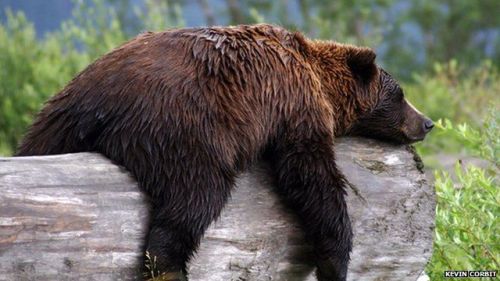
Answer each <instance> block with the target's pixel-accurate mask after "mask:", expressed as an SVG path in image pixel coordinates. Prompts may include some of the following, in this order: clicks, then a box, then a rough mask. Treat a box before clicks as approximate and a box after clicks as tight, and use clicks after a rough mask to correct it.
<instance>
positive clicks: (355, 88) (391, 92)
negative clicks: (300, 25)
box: [315, 42, 434, 144]
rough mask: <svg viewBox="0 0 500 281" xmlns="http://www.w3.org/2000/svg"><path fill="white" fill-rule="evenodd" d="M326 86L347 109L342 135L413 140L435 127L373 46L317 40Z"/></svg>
mask: <svg viewBox="0 0 500 281" xmlns="http://www.w3.org/2000/svg"><path fill="white" fill-rule="evenodd" d="M315 47H316V49H315V50H316V52H317V53H316V57H317V58H319V65H320V68H321V76H322V77H321V78H320V79H321V80H322V86H323V91H324V92H326V93H327V94H328V96H330V97H331V99H330V100H331V103H332V105H333V108H335V109H336V110H337V111H341V112H340V114H339V115H338V118H340V119H341V120H340V121H341V122H340V126H339V127H340V128H339V129H340V130H337V131H339V132H340V134H341V135H345V134H347V135H356V136H364V137H370V138H375V139H381V140H384V141H389V142H394V143H399V144H408V143H413V142H417V141H421V140H423V139H424V138H425V136H426V134H427V133H429V132H430V131H431V129H432V128H433V127H434V124H433V123H432V121H431V120H430V119H429V118H427V117H426V116H424V115H423V114H422V113H420V112H419V111H418V110H417V109H416V108H415V107H413V106H412V105H411V104H410V103H409V102H408V101H407V100H406V99H405V98H404V94H403V90H402V89H401V87H400V86H399V84H398V82H397V81H396V80H395V79H393V78H392V76H391V75H390V74H389V73H387V72H386V71H384V70H383V69H382V68H380V67H378V66H377V65H376V63H375V57H376V55H375V53H374V52H373V50H371V49H369V48H362V47H356V46H351V45H344V44H338V43H334V42H317V43H316V44H315Z"/></svg>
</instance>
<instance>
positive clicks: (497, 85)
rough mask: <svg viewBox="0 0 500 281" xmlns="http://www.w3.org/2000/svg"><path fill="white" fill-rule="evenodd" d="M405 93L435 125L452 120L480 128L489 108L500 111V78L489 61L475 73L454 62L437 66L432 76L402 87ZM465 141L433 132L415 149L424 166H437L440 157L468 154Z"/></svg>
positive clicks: (447, 133)
mask: <svg viewBox="0 0 500 281" xmlns="http://www.w3.org/2000/svg"><path fill="white" fill-rule="evenodd" d="M403 89H404V91H405V95H406V96H407V97H408V100H410V101H411V102H412V104H414V105H415V106H416V107H417V108H419V109H420V110H421V111H422V112H423V113H424V114H426V115H427V116H429V117H430V118H431V119H432V120H435V121H437V120H439V119H449V120H451V122H453V123H456V124H458V123H463V122H467V123H468V125H469V126H470V127H472V128H477V127H480V126H481V122H482V120H483V119H484V118H485V117H486V115H487V113H488V110H487V109H488V108H493V110H497V111H498V110H499V109H500V108H499V104H498V97H497V95H498V93H500V75H499V73H498V71H497V69H496V68H495V67H493V66H492V64H491V62H489V61H485V62H484V63H483V64H482V65H481V66H480V67H477V68H473V69H466V68H465V67H463V66H459V64H458V63H457V62H456V61H454V60H453V61H451V62H449V63H447V64H435V66H434V72H433V73H430V74H414V75H413V81H412V82H410V83H405V84H403ZM463 140H464V139H463V138H460V137H458V136H457V135H456V134H453V133H451V131H449V130H434V131H433V132H431V133H430V134H429V135H428V137H427V138H426V140H425V141H423V142H422V143H419V144H417V145H416V147H417V150H418V152H419V153H420V154H422V156H423V158H424V162H426V163H435V162H436V159H434V158H433V157H434V156H435V155H436V154H437V153H453V154H457V153H466V151H464V149H463V148H464V146H463V144H462V141H463Z"/></svg>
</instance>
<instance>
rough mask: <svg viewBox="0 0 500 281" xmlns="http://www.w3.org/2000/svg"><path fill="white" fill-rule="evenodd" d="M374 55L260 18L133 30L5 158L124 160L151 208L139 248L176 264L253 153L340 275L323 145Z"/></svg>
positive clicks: (370, 78)
mask: <svg viewBox="0 0 500 281" xmlns="http://www.w3.org/2000/svg"><path fill="white" fill-rule="evenodd" d="M374 60H375V54H374V53H373V51H371V50H370V49H367V48H359V47H355V46H350V45H343V44H339V43H335V42H330V41H325V42H322V41H311V40H309V39H307V38H305V37H304V36H303V35H301V34H300V33H292V32H289V31H287V30H285V29H282V28H280V27H276V26H271V25H253V26H252V25H242V26H237V27H214V28H191V29H177V30H175V29H174V30H168V31H165V32H160V33H145V34H142V35H140V36H138V37H137V38H135V39H132V40H131V41H129V42H127V43H126V44H124V45H122V46H121V47H119V48H117V49H115V50H114V51H112V52H110V53H109V54H107V55H105V56H103V57H101V58H100V59H98V60H97V61H96V62H94V63H93V64H91V65H90V66H89V67H87V68H86V69H85V70H84V71H82V72H81V73H80V74H79V75H78V76H76V77H75V78H74V79H73V80H72V81H71V82H70V83H69V84H68V85H67V86H66V87H65V88H64V89H63V90H62V91H61V92H60V93H59V94H57V95H56V96H54V97H53V98H52V99H51V100H49V101H48V103H47V105H46V106H45V107H44V109H43V110H42V111H41V112H40V114H39V115H38V117H37V119H36V121H35V122H34V124H33V126H32V127H31V128H30V130H29V131H28V133H27V135H26V137H25V138H24V140H23V142H22V144H21V146H20V147H19V150H18V154H17V155H43V154H57V153H71V152H80V151H97V152H100V153H102V154H104V155H105V156H107V157H108V158H110V159H112V160H113V161H115V162H116V163H118V164H121V165H123V166H125V167H126V168H127V169H128V170H129V171H130V172H131V173H132V174H133V175H134V176H135V177H136V178H137V180H138V182H139V184H140V186H141V187H142V188H143V189H144V190H145V191H146V192H147V193H148V194H149V195H150V197H151V199H152V202H153V210H152V222H151V231H150V235H149V237H148V241H147V249H148V250H149V252H150V254H151V255H155V256H157V257H158V267H159V268H160V269H161V270H162V271H178V270H180V271H182V272H185V270H186V262H187V261H188V260H189V258H190V257H191V256H192V254H193V252H194V251H195V250H196V247H197V245H198V243H199V241H200V238H201V236H202V234H203V232H204V231H205V229H206V228H207V227H208V225H209V224H210V223H211V222H212V221H213V220H214V219H215V218H217V217H218V215H219V214H220V211H221V210H222V208H223V206H224V204H225V202H226V200H227V199H228V197H229V195H230V191H231V188H232V186H233V183H234V179H235V177H236V176H237V175H238V174H239V173H240V172H241V171H243V170H244V169H245V168H246V167H248V166H249V165H250V164H251V163H252V162H254V161H255V160H256V159H258V158H259V157H263V158H265V159H267V161H269V162H270V164H271V166H272V167H273V170H274V171H275V178H276V184H277V186H278V192H279V193H280V194H281V196H282V197H283V198H284V200H285V201H286V202H287V204H288V205H289V206H290V207H291V208H292V209H293V210H295V212H296V213H297V214H298V216H299V217H300V218H301V219H302V222H303V224H304V230H305V232H306V234H307V237H308V238H309V239H310V240H311V241H312V243H313V245H314V246H315V249H316V254H317V259H318V261H317V262H318V266H319V270H318V278H319V279H320V280H345V276H346V273H347V263H348V260H349V252H350V250H351V236H352V233H351V227H350V223H349V218H348V216H347V208H346V205H345V201H344V193H345V191H344V187H345V180H344V177H343V176H342V174H341V173H340V172H339V171H338V169H337V167H336V165H335V161H334V160H335V157H334V152H333V150H332V147H333V140H334V138H335V136H339V135H343V134H345V133H346V132H348V131H349V130H350V129H351V127H353V125H354V124H355V123H356V120H357V119H358V118H359V117H360V116H366V115H367V114H369V112H371V111H372V110H373V109H374V108H375V107H376V105H377V104H379V103H380V100H381V98H382V94H380V91H379V89H380V81H381V79H379V75H380V71H379V70H378V68H377V67H376V65H375V63H374Z"/></svg>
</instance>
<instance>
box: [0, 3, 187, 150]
mask: <svg viewBox="0 0 500 281" xmlns="http://www.w3.org/2000/svg"><path fill="white" fill-rule="evenodd" d="M75 3H76V8H75V10H74V11H73V18H72V19H71V20H68V21H65V22H63V23H62V24H61V28H60V30H58V31H56V32H53V33H49V34H46V35H45V37H44V38H43V39H41V40H38V39H37V38H36V34H35V30H34V28H33V24H32V23H30V22H29V21H27V19H26V17H25V16H24V15H23V14H22V13H21V12H18V13H16V14H14V13H12V12H11V11H10V10H6V15H7V22H6V24H5V25H0V65H2V67H1V68H0V81H1V83H0V155H10V154H12V153H13V152H14V150H15V148H16V146H17V144H18V142H19V141H20V139H21V136H22V134H23V133H24V132H25V131H26V128H27V127H28V125H29V124H30V123H31V122H32V120H33V118H34V115H35V114H36V113H37V112H38V111H39V110H40V108H41V106H42V104H43V102H45V101H46V100H47V99H48V98H49V97H50V96H52V95H54V94H55V93H57V92H58V91H60V90H61V89H62V87H64V85H65V84H66V83H68V82H69V80H70V79H71V78H72V77H74V76H75V75H76V74H77V73H78V72H79V71H81V70H82V69H83V68H84V67H85V66H87V65H88V64H89V63H90V62H92V61H93V60H94V59H96V58H97V57H99V56H101V55H102V54H104V53H105V52H108V51H109V50H111V49H113V48H115V47H117V46H119V45H120V44H121V43H123V42H124V41H125V40H126V39H127V36H126V35H125V32H124V31H123V30H124V29H123V24H122V22H121V21H120V20H119V17H118V15H117V13H116V12H115V10H114V9H113V8H109V7H106V6H105V5H104V2H103V1H98V0H94V1H92V2H88V1H77V2H75ZM156 3H157V1H154V0H146V2H145V6H144V7H143V9H141V8H138V7H136V9H135V11H136V13H137V14H138V15H140V18H141V19H142V20H143V22H142V23H143V24H142V25H141V26H140V27H139V28H140V29H142V30H158V29H164V28H165V27H168V26H181V25H182V24H183V21H182V20H181V16H180V6H179V5H175V4H173V5H168V2H162V3H160V4H159V5H157V4H156ZM166 14H167V15H170V17H165V16H164V15H166Z"/></svg>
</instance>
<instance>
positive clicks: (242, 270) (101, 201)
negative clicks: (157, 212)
mask: <svg viewBox="0 0 500 281" xmlns="http://www.w3.org/2000/svg"><path fill="white" fill-rule="evenodd" d="M336 151H337V155H338V161H339V163H340V165H341V168H342V170H343V171H344V173H345V174H346V175H347V178H348V179H349V180H350V181H351V182H352V183H353V184H355V185H356V186H357V188H358V194H355V193H353V192H352V190H350V194H349V196H348V201H349V213H350V215H351V220H352V222H353V226H354V233H355V240H354V251H353V254H352V261H351V264H350V269H349V278H348V279H349V280H415V279H417V277H418V276H419V274H420V273H421V271H422V270H423V268H424V266H425V264H426V262H427V260H428V258H429V257H430V253H431V245H432V228H433V221H434V193H433V188H432V187H431V186H429V184H427V183H426V181H425V177H424V175H423V174H422V173H421V172H420V171H419V170H418V169H417V164H418V163H417V162H415V161H414V155H413V154H412V153H410V152H409V151H408V150H407V149H406V148H405V147H395V146H391V145H388V144H382V143H379V142H375V141H372V140H359V139H343V140H340V141H339V142H338V144H337V145H336ZM361 197H362V198H364V199H362V198H361ZM146 201H147V200H146V198H145V197H144V196H143V195H142V194H141V193H140V192H139V191H138V189H137V186H136V184H135V182H134V180H133V179H132V178H131V177H130V176H128V175H127V173H126V171H124V170H123V169H122V168H120V167H117V166H115V165H113V164H111V163H110V162H109V161H108V160H107V159H105V158H103V157H102V156H100V155H98V154H91V153H78V154H68V155H57V156H44V157H20V158H0V280H133V279H137V278H138V277H136V276H138V275H140V274H137V268H138V267H139V265H138V258H137V257H138V256H139V255H140V254H141V243H142V241H143V237H144V233H145V229H146V221H147V213H148V208H147V202H146ZM309 251H310V247H308V246H307V244H306V243H305V242H304V240H303V236H302V232H301V231H300V229H299V227H298V226H297V224H296V222H295V219H294V217H293V216H292V215H291V214H290V213H289V212H288V211H287V210H286V209H285V208H284V207H283V206H282V205H281V203H280V202H279V200H278V199H277V197H276V196H275V195H274V194H273V193H272V191H271V186H270V179H269V176H268V174H267V173H266V167H264V166H257V167H254V168H253V169H252V170H251V171H249V172H248V173H245V174H243V175H242V176H241V177H240V179H239V180H238V184H237V187H236V188H235V190H234V192H233V195H232V199H231V201H230V202H229V204H228V206H227V207H226V209H225V210H224V212H223V214H222V217H221V218H220V219H219V220H218V221H217V222H216V223H214V224H213V225H212V227H211V228H210V229H209V231H208V232H207V234H206V236H205V238H204V240H203V242H202V244H201V249H200V251H199V253H198V255H197V256H196V258H195V259H194V261H193V262H192V264H191V266H190V272H191V275H190V277H191V278H190V280H199V281H201V280H203V281H206V280H208V281H220V280H256V281H260V280H283V281H284V280H315V279H314V273H313V266H312V259H311V255H310V252H309Z"/></svg>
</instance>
